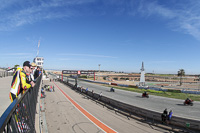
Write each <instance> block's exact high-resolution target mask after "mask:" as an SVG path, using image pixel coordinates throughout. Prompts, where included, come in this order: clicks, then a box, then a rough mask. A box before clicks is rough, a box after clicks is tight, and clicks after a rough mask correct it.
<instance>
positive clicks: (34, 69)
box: [30, 62, 37, 82]
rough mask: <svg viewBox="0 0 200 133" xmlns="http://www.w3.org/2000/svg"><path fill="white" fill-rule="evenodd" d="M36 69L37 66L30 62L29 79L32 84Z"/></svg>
mask: <svg viewBox="0 0 200 133" xmlns="http://www.w3.org/2000/svg"><path fill="white" fill-rule="evenodd" d="M36 67H37V65H36V64H35V63H34V62H32V63H31V69H32V73H31V76H30V78H31V79H32V80H33V81H34V82H35V78H34V73H35V71H36Z"/></svg>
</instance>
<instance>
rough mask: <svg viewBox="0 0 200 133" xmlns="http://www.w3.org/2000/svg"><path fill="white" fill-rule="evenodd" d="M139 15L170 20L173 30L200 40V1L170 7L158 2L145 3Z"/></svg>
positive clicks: (141, 6)
mask: <svg viewBox="0 0 200 133" xmlns="http://www.w3.org/2000/svg"><path fill="white" fill-rule="evenodd" d="M138 11H139V13H141V14H143V15H146V16H155V15H157V16H160V17H162V18H164V19H166V20H169V21H168V23H169V25H170V26H171V27H172V28H173V29H172V30H176V31H180V32H183V33H185V34H189V35H191V36H193V37H195V38H196V39H198V40H200V14H199V12H200V1H195V0H188V1H187V2H185V3H184V2H183V3H178V2H177V3H174V4H173V5H170V6H164V5H159V4H158V2H151V3H149V2H147V1H145V2H144V1H143V2H141V3H140V6H139V8H138Z"/></svg>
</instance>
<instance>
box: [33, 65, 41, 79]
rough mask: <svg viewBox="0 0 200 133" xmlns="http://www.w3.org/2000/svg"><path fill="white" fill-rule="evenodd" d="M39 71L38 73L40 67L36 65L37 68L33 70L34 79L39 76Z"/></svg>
mask: <svg viewBox="0 0 200 133" xmlns="http://www.w3.org/2000/svg"><path fill="white" fill-rule="evenodd" d="M39 73H40V67H39V66H37V69H36V70H35V72H34V79H35V80H36V79H37V77H38V76H39Z"/></svg>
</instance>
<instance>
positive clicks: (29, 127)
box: [0, 75, 42, 133]
mask: <svg viewBox="0 0 200 133" xmlns="http://www.w3.org/2000/svg"><path fill="white" fill-rule="evenodd" d="M41 79H42V75H40V76H39V77H38V78H37V80H36V84H35V86H34V87H33V88H30V89H28V90H27V91H26V92H25V93H24V94H23V95H22V96H21V97H18V98H16V99H15V100H14V101H13V102H12V103H11V104H10V105H9V107H8V108H7V109H6V111H5V112H4V113H3V115H2V116H1V118H0V132H1V133H7V132H14V133H21V132H30V133H35V113H36V103H37V97H38V91H39V88H40V83H41Z"/></svg>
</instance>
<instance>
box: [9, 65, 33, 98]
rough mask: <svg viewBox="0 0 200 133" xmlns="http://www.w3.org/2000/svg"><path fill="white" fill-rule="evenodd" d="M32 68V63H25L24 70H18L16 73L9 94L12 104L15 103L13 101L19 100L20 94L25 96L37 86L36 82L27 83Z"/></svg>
mask: <svg viewBox="0 0 200 133" xmlns="http://www.w3.org/2000/svg"><path fill="white" fill-rule="evenodd" d="M30 67H31V65H30V62H29V61H25V62H24V64H23V68H20V67H19V68H17V70H16V72H15V73H14V75H13V80H12V83H11V89H10V94H9V97H10V100H11V102H13V100H14V99H15V98H17V97H18V95H19V94H20V93H22V94H23V93H24V92H25V91H26V90H27V89H29V88H31V87H34V86H35V83H34V82H30V84H29V83H27V81H28V79H27V74H28V73H29V72H30Z"/></svg>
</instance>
